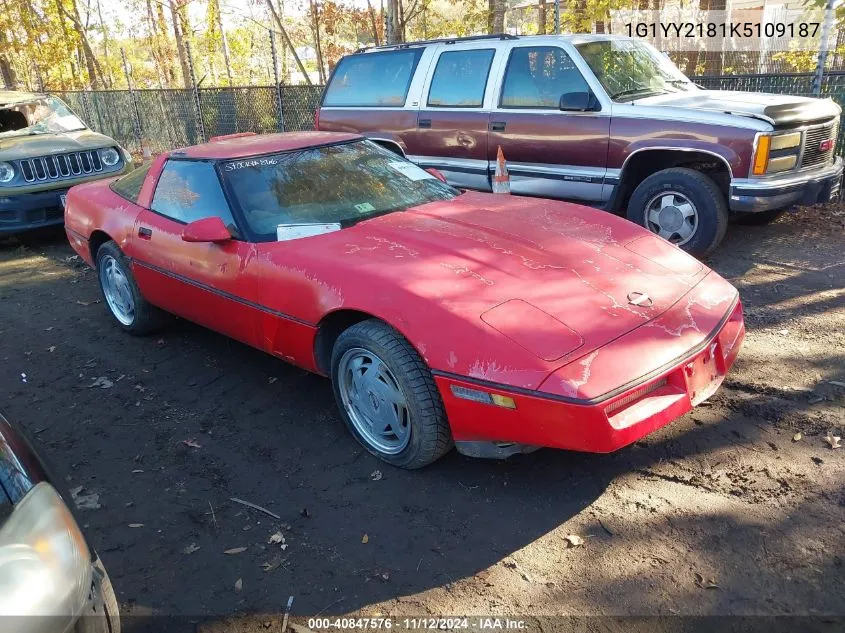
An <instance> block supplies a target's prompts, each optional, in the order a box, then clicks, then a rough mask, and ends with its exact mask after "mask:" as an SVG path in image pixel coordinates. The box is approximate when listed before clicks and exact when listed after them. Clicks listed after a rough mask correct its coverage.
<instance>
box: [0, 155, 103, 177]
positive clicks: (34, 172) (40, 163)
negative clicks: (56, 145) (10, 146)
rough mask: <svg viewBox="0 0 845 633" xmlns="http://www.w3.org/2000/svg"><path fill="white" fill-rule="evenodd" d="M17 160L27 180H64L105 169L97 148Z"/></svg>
mask: <svg viewBox="0 0 845 633" xmlns="http://www.w3.org/2000/svg"><path fill="white" fill-rule="evenodd" d="M16 162H17V164H18V168H19V169H20V173H21V175H22V176H23V179H24V181H25V182H46V181H51V180H64V179H66V178H74V177H77V176H88V175H90V174H96V173H99V172H101V171H103V161H102V160H100V154H99V152H97V150H95V149H92V150H86V151H84V152H69V153H67V154H53V155H51V156H40V157H38V158H26V159H23V160H19V161H16Z"/></svg>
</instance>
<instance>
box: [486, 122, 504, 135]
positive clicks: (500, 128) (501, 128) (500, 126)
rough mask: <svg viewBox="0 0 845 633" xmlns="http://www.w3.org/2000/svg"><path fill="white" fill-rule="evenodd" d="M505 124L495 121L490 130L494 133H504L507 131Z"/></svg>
mask: <svg viewBox="0 0 845 633" xmlns="http://www.w3.org/2000/svg"><path fill="white" fill-rule="evenodd" d="M505 125H506V124H505V122H504V121H493V122H492V123H490V129H491V130H492V131H493V132H504V131H505Z"/></svg>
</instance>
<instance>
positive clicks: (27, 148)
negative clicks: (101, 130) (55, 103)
mask: <svg viewBox="0 0 845 633" xmlns="http://www.w3.org/2000/svg"><path fill="white" fill-rule="evenodd" d="M116 145H117V143H115V141H114V140H113V139H111V138H109V137H108V136H104V135H102V134H97V133H96V132H92V131H91V130H87V129H86V130H77V131H75V132H62V133H54V134H27V135H18V136H0V161H3V160H12V159H16V160H17V159H23V158H36V157H38V156H46V155H48V154H61V153H64V152H78V151H79V150H83V149H97V148H100V147H114V146H116Z"/></svg>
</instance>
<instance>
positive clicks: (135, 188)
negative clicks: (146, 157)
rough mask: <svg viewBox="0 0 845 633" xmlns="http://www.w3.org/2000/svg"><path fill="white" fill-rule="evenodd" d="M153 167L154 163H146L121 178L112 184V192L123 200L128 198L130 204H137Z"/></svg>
mask: <svg viewBox="0 0 845 633" xmlns="http://www.w3.org/2000/svg"><path fill="white" fill-rule="evenodd" d="M151 165H152V162H148V163H145V164H143V165H141V166H140V167H136V168H135V169H133V170H132V171H130V172H129V173H128V174H126V175H125V176H121V177H120V178H118V179H117V180H115V181H114V182H113V183H112V184H111V190H112V191H114V192H115V193H116V194H117V195H119V196H120V197H121V198H126V199H127V200H129V202H134V203H136V204H137V203H138V196H139V195H141V187H143V186H144V180H146V178H147V172H148V171H150V166H151Z"/></svg>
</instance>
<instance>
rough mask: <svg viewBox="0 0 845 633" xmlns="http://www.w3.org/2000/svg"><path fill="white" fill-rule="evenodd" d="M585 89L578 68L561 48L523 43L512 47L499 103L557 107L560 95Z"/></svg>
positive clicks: (519, 105)
mask: <svg viewBox="0 0 845 633" xmlns="http://www.w3.org/2000/svg"><path fill="white" fill-rule="evenodd" d="M587 90H588V87H587V82H586V81H585V80H584V77H583V76H582V75H581V71H579V70H578V68H577V67H576V66H575V64H574V63H573V62H572V59H571V58H570V57H569V55H567V54H566V52H565V51H564V50H563V49H561V48H558V47H556V46H524V47H519V48H514V49H513V50H512V51H511V55H510V58H509V59H508V66H507V70H506V71H505V80H504V83H503V85H502V96H501V99H500V101H499V107H501V108H550V109H555V110H557V109H558V107H559V105H560V97H561V95H563V94H566V93H567V92H584V91H587Z"/></svg>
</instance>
